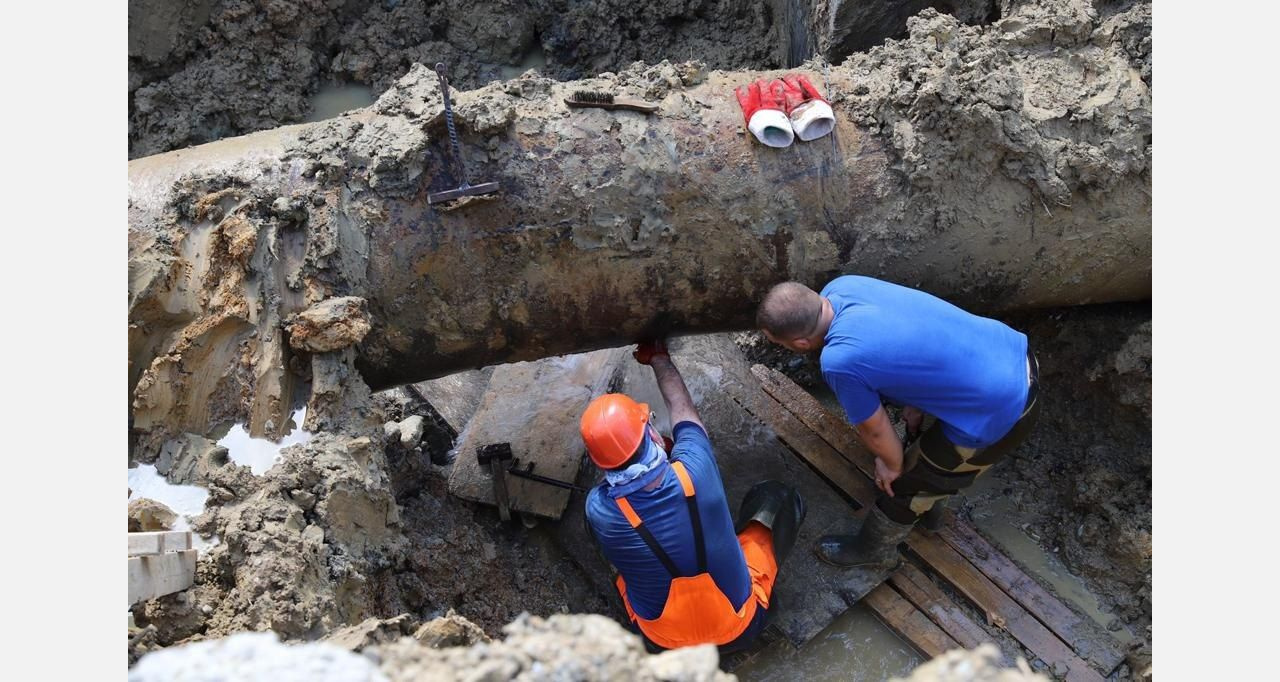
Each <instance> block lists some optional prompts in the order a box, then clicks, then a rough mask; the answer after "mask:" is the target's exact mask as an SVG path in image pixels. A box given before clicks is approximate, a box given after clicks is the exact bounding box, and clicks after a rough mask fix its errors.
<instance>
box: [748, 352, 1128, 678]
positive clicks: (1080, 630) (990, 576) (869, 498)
mask: <svg viewBox="0 0 1280 682" xmlns="http://www.w3.org/2000/svg"><path fill="white" fill-rule="evenodd" d="M752 373H753V374H755V376H756V378H758V379H759V380H760V383H761V387H762V388H763V391H762V392H761V394H760V395H744V396H734V397H735V399H736V400H739V402H741V403H742V405H743V407H745V408H746V409H747V410H748V411H750V412H751V413H752V414H754V415H755V416H756V417H758V418H759V419H760V420H761V421H763V422H764V423H765V424H767V425H769V426H770V427H771V428H772V429H773V431H774V433H775V434H777V436H778V438H779V439H780V440H782V441H783V442H784V443H786V444H787V445H788V446H789V447H790V448H791V449H792V450H793V451H794V452H795V453H796V454H797V455H799V456H800V457H801V458H802V459H804V460H805V461H806V462H807V463H808V464H809V465H810V466H811V467H812V468H813V469H814V470H815V471H816V472H817V473H818V474H819V475H821V476H822V477H823V478H824V479H825V480H826V481H827V482H828V483H830V484H831V485H832V486H834V487H835V488H837V489H838V490H840V491H841V492H843V493H844V494H845V495H846V496H848V498H850V499H851V500H853V501H854V502H855V503H856V504H857V505H859V506H860V507H861V508H867V507H869V506H870V505H872V504H874V502H875V496H876V490H875V486H874V483H873V478H874V471H873V465H874V457H873V456H872V455H871V453H870V452H869V451H867V449H866V448H865V447H864V446H863V445H862V443H861V442H860V441H859V440H858V438H857V434H856V432H855V431H854V430H853V428H852V427H851V426H850V425H849V424H848V422H846V421H845V420H844V419H843V418H842V417H840V416H838V415H836V414H833V413H832V412H831V411H829V410H827V409H826V408H825V407H823V406H822V404H821V403H819V402H818V401H817V399H815V398H814V397H813V396H812V395H810V394H809V393H808V392H806V391H805V390H804V389H803V388H801V387H800V386H798V385H797V384H795V383H794V382H792V381H791V380H790V379H789V378H787V377H786V376H784V375H783V374H781V373H779V372H777V371H775V370H772V369H769V368H767V367H765V366H763V365H756V366H754V367H753V368H752ZM946 517H947V518H946V519H945V522H944V526H943V528H942V529H941V530H939V531H938V532H936V533H929V532H927V531H923V530H921V529H917V530H915V531H913V532H912V534H911V536H910V537H909V538H908V540H907V542H906V545H905V546H906V548H907V550H908V552H909V555H910V556H911V557H913V558H914V559H915V560H917V561H918V562H919V564H920V565H921V566H922V567H923V570H922V569H921V568H917V567H916V564H914V563H912V562H910V561H904V563H903V565H902V567H901V568H899V569H898V571H897V572H896V573H894V574H893V575H892V576H891V577H890V578H889V580H888V581H886V582H885V583H884V584H881V585H880V586H879V587H877V588H875V589H874V590H872V591H871V592H870V593H868V594H867V596H866V597H865V598H864V599H863V603H865V604H866V605H867V606H868V607H870V608H871V609H872V610H873V611H875V613H876V614H877V615H878V616H879V617H880V618H881V619H882V620H884V622H885V623H886V624H888V625H889V626H890V627H891V628H892V629H894V630H895V631H896V632H897V633H898V634H899V635H901V636H902V637H903V638H904V639H906V640H907V641H909V642H911V644H912V645H913V646H915V647H916V648H917V649H919V650H920V651H921V653H923V654H925V655H928V656H936V655H938V654H940V653H942V652H944V651H946V650H948V649H953V648H956V647H960V646H963V647H973V646H976V645H977V644H980V643H982V642H984V641H992V637H991V635H989V634H988V631H987V629H986V628H985V627H984V626H983V625H980V624H979V623H977V622H975V621H974V620H973V619H971V618H969V616H968V615H967V614H966V610H965V609H962V608H961V607H960V606H959V605H958V604H956V603H955V601H953V600H952V599H951V598H950V597H948V596H947V595H946V594H945V593H944V592H943V590H942V589H940V588H939V586H938V585H937V584H935V582H934V581H933V579H932V578H931V577H930V575H932V576H935V577H936V578H937V579H939V580H941V581H942V582H944V583H946V584H947V585H949V586H950V587H951V588H952V589H954V590H955V592H957V593H959V594H960V595H963V597H964V599H965V600H967V601H968V602H969V603H970V604H971V605H972V606H973V607H974V608H976V609H977V611H978V612H979V613H981V614H984V616H985V621H986V623H985V625H986V627H990V628H999V629H1001V630H1004V631H1006V632H1007V633H1008V634H1009V635H1011V636H1012V637H1013V638H1014V639H1016V640H1017V641H1018V643H1019V644H1020V645H1021V646H1022V647H1024V648H1025V650H1026V652H1027V653H1028V654H1030V656H1033V657H1036V658H1039V659H1041V660H1043V661H1044V662H1045V664H1046V665H1047V666H1049V667H1050V668H1051V669H1052V670H1053V671H1054V673H1055V674H1056V675H1058V676H1060V677H1062V678H1065V679H1067V680H1072V681H1075V680H1101V679H1102V678H1103V677H1104V676H1106V675H1109V674H1110V673H1111V672H1112V671H1114V670H1115V669H1116V667H1117V666H1119V664H1120V663H1121V662H1122V661H1123V660H1124V650H1123V648H1122V647H1121V645H1120V643H1119V642H1118V641H1117V640H1116V639H1115V638H1114V637H1113V636H1112V635H1111V634H1110V633H1108V632H1107V631H1106V630H1105V629H1104V628H1102V627H1100V626H1099V625H1098V624H1097V623H1095V622H1094V621H1092V620H1089V619H1088V618H1084V617H1081V616H1079V615H1077V614H1076V613H1075V612H1074V611H1072V610H1071V609H1070V608H1068V607H1067V606H1066V605H1065V604H1063V603H1062V602H1061V601H1060V600H1058V599H1057V598H1056V597H1054V596H1053V595H1052V594H1050V593H1049V592H1048V591H1047V590H1046V589H1044V588H1043V587H1041V586H1040V584H1039V583H1037V582H1036V581H1035V580H1033V579H1032V578H1031V577H1030V576H1028V575H1026V574H1025V573H1024V572H1023V571H1022V570H1021V569H1020V568H1018V566H1017V565H1016V564H1014V563H1013V561H1011V560H1010V559H1009V558H1008V557H1007V556H1005V555H1004V554H1003V553H1002V552H1000V550H999V549H997V548H996V547H994V546H993V545H991V544H990V543H989V542H987V541H986V540H985V539H983V538H982V536H981V535H979V534H978V533H977V532H976V531H975V530H974V529H973V528H972V527H971V526H969V525H968V524H966V523H965V522H963V521H961V520H960V519H957V518H956V517H955V516H954V515H953V514H950V513H949V512H948V513H947V515H946ZM1018 653H1021V652H1018Z"/></svg>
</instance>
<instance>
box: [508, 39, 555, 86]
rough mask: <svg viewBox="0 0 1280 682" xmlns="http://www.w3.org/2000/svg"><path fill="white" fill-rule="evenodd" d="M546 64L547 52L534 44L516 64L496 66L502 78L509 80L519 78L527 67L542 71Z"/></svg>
mask: <svg viewBox="0 0 1280 682" xmlns="http://www.w3.org/2000/svg"><path fill="white" fill-rule="evenodd" d="M546 66H547V54H546V53H545V52H543V51H542V46H541V45H537V44H534V46H533V49H532V50H529V51H528V52H526V53H525V55H524V58H523V59H522V60H520V63H519V64H517V65H516V66H502V67H499V68H498V73H500V74H501V76H502V80H511V79H512V78H519V77H520V76H521V74H523V73H524V72H525V71H528V70H529V69H537V70H538V71H539V72H541V71H543V70H544V69H545V68H546Z"/></svg>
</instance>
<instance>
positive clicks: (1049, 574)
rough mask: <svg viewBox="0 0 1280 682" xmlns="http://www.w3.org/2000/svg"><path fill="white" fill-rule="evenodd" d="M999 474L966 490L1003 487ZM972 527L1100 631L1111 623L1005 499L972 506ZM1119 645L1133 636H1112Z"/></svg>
mask: <svg viewBox="0 0 1280 682" xmlns="http://www.w3.org/2000/svg"><path fill="white" fill-rule="evenodd" d="M1005 485H1006V484H1005V483H1004V482H1003V481H1001V480H1000V478H999V471H998V470H993V471H992V472H991V473H989V474H986V475H983V476H980V477H979V478H978V480H977V481H976V482H975V483H974V484H973V486H972V487H971V488H970V491H971V492H974V493H977V492H982V491H987V490H991V489H998V488H1002V487H1004V486H1005ZM971 517H972V521H973V525H974V526H976V527H977V528H978V530H979V531H981V533H982V535H983V536H985V537H986V538H987V539H988V540H990V541H991V542H992V544H994V545H996V546H997V547H999V548H1000V549H1002V550H1004V553H1005V554H1006V555H1008V556H1009V557H1010V558H1011V559H1013V560H1014V562H1015V563H1017V564H1018V565H1020V566H1022V568H1023V569H1024V570H1026V572H1027V573H1028V574H1030V575H1032V576H1035V577H1037V578H1039V579H1040V581H1041V582H1043V583H1047V584H1048V585H1049V586H1050V587H1052V588H1053V592H1055V593H1057V595H1058V597H1060V598H1061V599H1062V600H1063V601H1065V602H1068V603H1070V604H1071V605H1073V606H1075V607H1076V608H1078V609H1079V610H1080V611H1081V612H1082V613H1083V614H1084V615H1086V616H1088V617H1089V618H1090V619H1092V620H1093V621H1094V622H1096V623H1098V624H1099V625H1101V626H1102V627H1104V628H1105V627H1106V626H1107V624H1108V623H1110V622H1112V621H1113V620H1115V616H1114V615H1111V614H1108V613H1107V612H1106V611H1104V610H1103V609H1102V605H1101V604H1100V603H1099V601H1098V598H1097V597H1095V596H1094V595H1093V593H1092V592H1090V591H1089V588H1088V587H1087V586H1086V585H1085V583H1084V581H1083V580H1081V579H1080V578H1078V577H1076V576H1075V575H1073V574H1072V573H1071V571H1070V570H1068V569H1067V567H1066V566H1065V565H1063V563H1062V561H1061V560H1060V559H1058V556H1057V555H1056V554H1054V553H1052V552H1046V551H1045V550H1044V548H1042V547H1041V546H1040V545H1039V543H1037V542H1036V540H1035V539H1033V538H1032V537H1030V536H1029V535H1028V534H1027V532H1026V531H1024V530H1022V525H1023V524H1025V523H1026V522H1027V521H1028V520H1029V518H1028V517H1027V515H1026V514H1024V513H1022V512H1020V511H1019V510H1018V508H1017V506H1016V505H1014V504H1013V503H1012V502H1010V501H1009V500H1008V499H1007V498H1003V497H992V498H990V499H989V500H988V501H986V502H984V503H983V504H980V505H975V506H974V508H973V511H972V514H971ZM1112 634H1114V635H1115V637H1116V639H1118V640H1120V642H1121V644H1125V645H1127V644H1129V643H1130V642H1131V641H1133V639H1134V636H1133V633H1131V632H1129V630H1128V629H1127V628H1121V629H1120V630H1119V631H1116V632H1113V633H1112Z"/></svg>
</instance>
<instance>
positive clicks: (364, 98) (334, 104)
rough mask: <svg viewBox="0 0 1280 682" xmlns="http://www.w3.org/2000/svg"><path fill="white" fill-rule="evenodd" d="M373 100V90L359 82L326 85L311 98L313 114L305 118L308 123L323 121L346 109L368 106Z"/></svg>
mask: <svg viewBox="0 0 1280 682" xmlns="http://www.w3.org/2000/svg"><path fill="white" fill-rule="evenodd" d="M373 102H374V96H373V91H372V90H370V89H369V86H367V85H360V84H359V83H341V84H337V85H325V86H322V87H321V88H320V90H319V92H317V93H316V94H315V96H314V97H312V98H311V114H310V115H308V116H307V117H306V118H305V119H303V120H304V121H306V122H307V123H312V122H315V121H323V120H325V119H326V118H333V117H334V116H337V115H338V114H341V113H342V112H344V111H351V110H352V109H360V108H362V107H367V106H369V105H370V104H373Z"/></svg>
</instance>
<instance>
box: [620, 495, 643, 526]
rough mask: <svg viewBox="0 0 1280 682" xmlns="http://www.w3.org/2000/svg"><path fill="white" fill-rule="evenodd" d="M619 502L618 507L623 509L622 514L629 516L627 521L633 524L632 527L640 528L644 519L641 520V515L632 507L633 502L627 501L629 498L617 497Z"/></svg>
mask: <svg viewBox="0 0 1280 682" xmlns="http://www.w3.org/2000/svg"><path fill="white" fill-rule="evenodd" d="M617 502H618V509H621V510H622V515H623V516H625V517H627V523H629V524H631V527H632V528H639V527H640V524H641V523H642V521H640V515H639V514H637V513H636V510H635V509H634V508H632V507H631V503H630V502H628V501H627V498H625V497H619V498H617Z"/></svg>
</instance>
